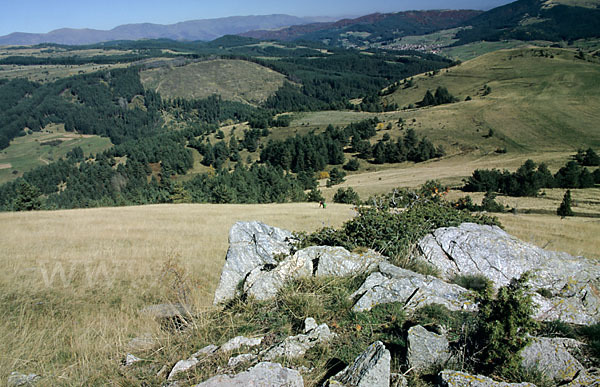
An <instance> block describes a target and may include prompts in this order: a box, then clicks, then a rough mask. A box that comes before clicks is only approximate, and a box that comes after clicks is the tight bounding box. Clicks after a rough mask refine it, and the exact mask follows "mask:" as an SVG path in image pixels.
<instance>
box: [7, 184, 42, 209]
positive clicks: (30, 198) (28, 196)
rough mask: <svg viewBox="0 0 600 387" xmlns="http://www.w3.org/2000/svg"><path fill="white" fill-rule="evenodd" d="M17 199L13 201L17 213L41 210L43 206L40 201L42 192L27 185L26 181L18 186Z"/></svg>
mask: <svg viewBox="0 0 600 387" xmlns="http://www.w3.org/2000/svg"><path fill="white" fill-rule="evenodd" d="M16 191H17V197H16V198H15V200H14V201H13V208H14V210H15V211H32V210H39V209H40V207H41V206H42V202H41V199H40V196H41V192H40V190H39V189H38V188H37V187H35V186H33V185H31V184H29V183H27V182H26V181H21V182H19V185H18V186H17V190H16Z"/></svg>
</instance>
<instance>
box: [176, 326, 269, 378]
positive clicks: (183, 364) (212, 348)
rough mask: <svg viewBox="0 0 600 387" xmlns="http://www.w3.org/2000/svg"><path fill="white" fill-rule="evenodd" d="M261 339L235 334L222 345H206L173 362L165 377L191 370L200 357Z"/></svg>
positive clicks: (254, 344)
mask: <svg viewBox="0 0 600 387" xmlns="http://www.w3.org/2000/svg"><path fill="white" fill-rule="evenodd" d="M262 339H263V338H262V337H257V338H248V337H244V336H236V337H234V338H233V339H231V340H229V341H227V342H226V343H224V344H223V345H221V346H220V347H217V346H216V345H213V344H211V345H207V346H206V347H204V348H202V349H201V350H199V351H198V352H196V353H194V354H193V355H192V356H190V357H189V358H187V359H184V360H179V361H178V362H177V363H175V365H174V366H173V368H172V369H171V372H170V373H169V376H168V377H167V379H168V380H172V379H174V378H175V376H177V375H178V374H180V373H182V372H187V371H189V370H191V369H192V368H194V367H196V365H198V363H200V359H201V358H203V357H206V356H211V355H213V354H215V353H217V352H231V351H235V350H237V349H240V348H242V347H256V346H259V345H260V344H261V343H262ZM238 361H239V360H238Z"/></svg>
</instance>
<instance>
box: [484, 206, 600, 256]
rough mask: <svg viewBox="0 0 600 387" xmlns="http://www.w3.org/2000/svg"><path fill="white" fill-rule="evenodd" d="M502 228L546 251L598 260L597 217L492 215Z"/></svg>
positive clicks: (599, 229)
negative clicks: (561, 252) (500, 223)
mask: <svg viewBox="0 0 600 387" xmlns="http://www.w3.org/2000/svg"><path fill="white" fill-rule="evenodd" d="M494 215H495V216H498V218H499V219H500V222H502V225H503V226H504V228H505V230H506V231H507V232H508V233H509V234H511V235H514V236H516V237H517V238H519V239H522V240H524V241H526V242H530V243H533V244H534V245H536V246H540V247H543V248H545V249H548V250H555V251H565V252H567V253H569V254H572V255H576V256H577V255H583V256H584V257H587V258H595V259H600V238H598V235H600V219H597V218H596V219H592V218H579V217H568V218H564V219H561V218H560V217H559V216H556V215H525V214H518V215H512V214H494Z"/></svg>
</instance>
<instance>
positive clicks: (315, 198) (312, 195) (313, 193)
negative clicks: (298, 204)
mask: <svg viewBox="0 0 600 387" xmlns="http://www.w3.org/2000/svg"><path fill="white" fill-rule="evenodd" d="M323 200H325V198H324V197H323V195H322V194H321V190H320V189H318V188H313V189H311V190H310V192H309V193H308V195H306V201H308V202H322V201H323Z"/></svg>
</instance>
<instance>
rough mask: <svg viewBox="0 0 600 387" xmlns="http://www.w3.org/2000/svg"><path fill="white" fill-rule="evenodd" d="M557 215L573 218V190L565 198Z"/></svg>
mask: <svg viewBox="0 0 600 387" xmlns="http://www.w3.org/2000/svg"><path fill="white" fill-rule="evenodd" d="M556 214H557V215H558V216H561V217H563V218H564V217H565V216H573V210H572V209H571V190H570V189H568V190H567V192H566V193H565V196H564V197H563V201H562V203H560V206H559V207H558V209H557V210H556Z"/></svg>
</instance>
